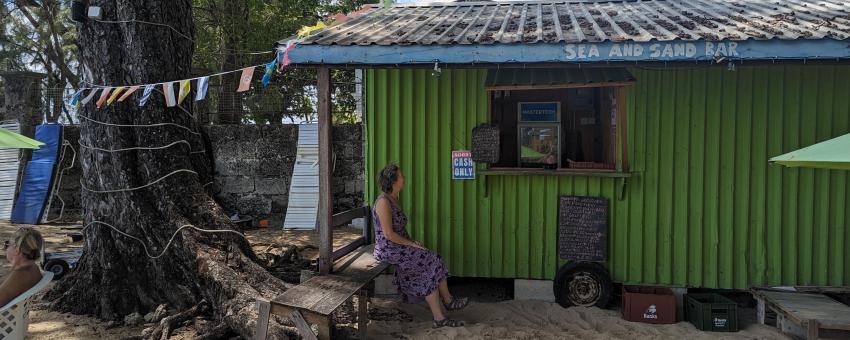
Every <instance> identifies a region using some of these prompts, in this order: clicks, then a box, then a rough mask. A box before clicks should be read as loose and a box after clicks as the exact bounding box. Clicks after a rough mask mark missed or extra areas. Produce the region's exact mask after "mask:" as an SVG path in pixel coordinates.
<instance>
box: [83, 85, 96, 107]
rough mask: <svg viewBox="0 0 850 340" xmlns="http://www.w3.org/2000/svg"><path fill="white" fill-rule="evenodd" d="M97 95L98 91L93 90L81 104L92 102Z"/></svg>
mask: <svg viewBox="0 0 850 340" xmlns="http://www.w3.org/2000/svg"><path fill="white" fill-rule="evenodd" d="M96 93H97V89H91V92H89V94H88V95H87V96H86V97H85V98H83V100H82V101H80V103H81V104H83V105H86V104H88V103H89V102H90V101H91V100H92V98H94V95H95V94H96Z"/></svg>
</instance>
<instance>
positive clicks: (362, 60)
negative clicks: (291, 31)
mask: <svg viewBox="0 0 850 340" xmlns="http://www.w3.org/2000/svg"><path fill="white" fill-rule="evenodd" d="M289 57H290V58H291V59H292V61H293V62H294V63H297V64H365V65H382V64H383V65H386V64H399V65H402V64H430V63H434V62H435V61H439V62H440V63H448V64H471V63H536V62H572V63H583V62H647V61H659V62H665V61H711V60H715V61H718V60H721V59H723V60H729V59H732V60H785V59H820V60H823V59H832V60H835V59H846V58H850V41H844V40H834V39H821V40H778V39H773V40H746V41H664V42H661V41H652V42H611V41H606V42H600V43H582V44H563V43H561V44H547V43H538V44H510V45H506V44H490V45H459V44H454V45H389V46H382V45H369V46H360V45H349V46H342V45H299V46H298V47H297V48H295V49H294V50H292V51H291V52H290V53H289Z"/></svg>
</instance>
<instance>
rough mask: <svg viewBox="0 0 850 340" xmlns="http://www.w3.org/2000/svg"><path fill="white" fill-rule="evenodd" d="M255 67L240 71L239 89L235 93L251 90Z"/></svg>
mask: <svg viewBox="0 0 850 340" xmlns="http://www.w3.org/2000/svg"><path fill="white" fill-rule="evenodd" d="M255 68H256V66H251V67H248V68H244V69H242V76H240V77H239V88H237V89H236V92H245V91H248V90H249V89H250V88H251V79H253V78H254V69H255Z"/></svg>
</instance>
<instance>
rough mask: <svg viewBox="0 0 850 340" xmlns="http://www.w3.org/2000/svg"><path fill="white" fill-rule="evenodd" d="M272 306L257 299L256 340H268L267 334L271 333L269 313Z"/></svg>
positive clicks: (266, 301)
mask: <svg viewBox="0 0 850 340" xmlns="http://www.w3.org/2000/svg"><path fill="white" fill-rule="evenodd" d="M270 310H271V304H270V303H269V301H268V300H264V299H257V332H256V333H254V338H255V339H257V340H266V333H268V331H269V311H270Z"/></svg>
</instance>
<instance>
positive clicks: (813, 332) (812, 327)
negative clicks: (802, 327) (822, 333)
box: [806, 320, 820, 340]
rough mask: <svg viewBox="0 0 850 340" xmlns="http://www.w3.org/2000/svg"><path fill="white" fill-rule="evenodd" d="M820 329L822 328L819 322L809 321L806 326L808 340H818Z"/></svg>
mask: <svg viewBox="0 0 850 340" xmlns="http://www.w3.org/2000/svg"><path fill="white" fill-rule="evenodd" d="M818 328H820V325H819V324H818V320H809V322H808V325H806V340H818V338H819V336H818Z"/></svg>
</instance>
